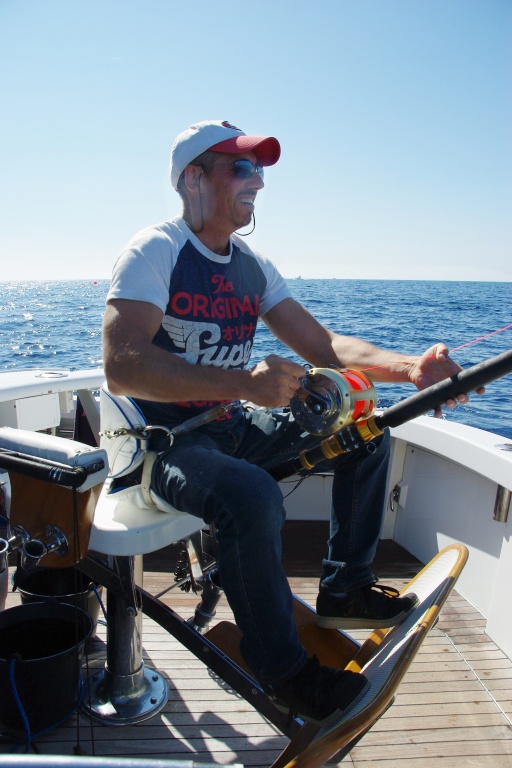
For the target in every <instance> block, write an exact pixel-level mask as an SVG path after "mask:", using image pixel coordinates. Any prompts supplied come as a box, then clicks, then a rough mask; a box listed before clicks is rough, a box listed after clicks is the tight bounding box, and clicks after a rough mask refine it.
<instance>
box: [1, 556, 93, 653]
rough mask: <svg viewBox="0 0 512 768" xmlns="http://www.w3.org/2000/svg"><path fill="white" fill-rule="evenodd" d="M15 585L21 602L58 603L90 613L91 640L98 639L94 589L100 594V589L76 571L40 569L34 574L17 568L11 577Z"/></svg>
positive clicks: (68, 569) (70, 569)
mask: <svg viewBox="0 0 512 768" xmlns="http://www.w3.org/2000/svg"><path fill="white" fill-rule="evenodd" d="M12 585H13V587H14V588H15V589H17V590H18V591H19V593H20V597H21V602H22V603H34V602H37V603H39V602H41V601H46V600H56V601H57V602H58V603H67V604H68V605H76V606H77V607H78V608H82V609H83V610H84V611H87V613H88V614H89V616H90V617H91V620H92V632H91V638H92V637H94V636H95V634H96V626H97V624H98V616H99V612H100V603H99V600H98V595H97V594H96V591H95V587H96V589H97V591H98V594H100V591H101V587H98V586H96V585H95V584H94V583H93V582H92V581H91V580H90V579H88V578H87V577H86V576H84V575H83V574H82V573H80V571H79V570H77V569H76V568H38V569H37V570H35V571H24V570H23V568H17V569H16V571H15V572H14V573H13V576H12Z"/></svg>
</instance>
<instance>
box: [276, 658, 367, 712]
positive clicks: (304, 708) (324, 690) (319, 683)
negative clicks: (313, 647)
mask: <svg viewBox="0 0 512 768" xmlns="http://www.w3.org/2000/svg"><path fill="white" fill-rule="evenodd" d="M368 686H369V682H368V680H367V679H366V677H365V676H364V675H362V674H360V673H359V672H349V671H346V670H340V669H335V668H334V667H325V666H322V665H321V664H320V662H319V661H318V659H317V657H316V656H313V657H312V658H310V659H308V660H307V662H306V664H305V666H304V667H303V668H302V669H301V671H300V672H298V673H297V674H296V675H295V676H294V677H292V678H291V679H290V680H287V681H286V682H285V683H282V684H281V685H277V686H273V687H267V692H268V694H269V697H270V699H271V701H272V703H273V704H274V706H275V707H276V708H277V709H278V710H279V711H280V712H284V713H285V714H286V713H288V714H289V715H290V716H291V717H300V718H301V720H308V721H309V722H311V723H315V724H316V725H321V726H329V725H331V724H332V723H335V722H336V720H337V719H341V717H342V716H343V715H344V714H345V712H347V711H348V710H349V709H351V707H353V706H354V705H355V704H356V703H357V702H358V701H359V699H360V698H361V696H362V695H363V693H364V692H365V691H366V689H367V687H368Z"/></svg>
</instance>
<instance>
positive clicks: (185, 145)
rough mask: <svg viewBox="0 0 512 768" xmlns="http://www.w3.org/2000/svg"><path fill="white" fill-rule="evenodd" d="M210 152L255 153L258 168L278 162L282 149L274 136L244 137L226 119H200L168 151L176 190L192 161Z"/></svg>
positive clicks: (242, 133) (180, 135)
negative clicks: (201, 120) (169, 151)
mask: <svg viewBox="0 0 512 768" xmlns="http://www.w3.org/2000/svg"><path fill="white" fill-rule="evenodd" d="M207 149H211V150H212V151H213V152H226V153H229V154H231V153H232V154H240V153H241V152H249V151H251V152H254V154H255V155H256V160H257V162H258V163H259V164H260V165H265V166H267V165H274V163H277V161H278V160H279V156H280V154H281V147H280V145H279V142H278V140H277V139H275V138H274V137H273V136H247V135H246V134H245V133H244V132H243V131H241V130H240V128H236V126H234V125H231V123H228V122H227V120H203V122H201V123H194V124H193V125H191V126H190V127H189V128H187V130H186V131H183V133H180V134H179V135H178V136H177V137H176V140H175V142H174V144H173V147H172V150H171V183H172V185H173V187H174V189H177V188H178V180H179V178H180V176H181V174H182V173H183V171H184V170H185V168H186V167H187V165H189V164H190V163H191V162H192V160H195V158H196V157H198V156H199V155H201V154H202V153H203V152H206V150H207Z"/></svg>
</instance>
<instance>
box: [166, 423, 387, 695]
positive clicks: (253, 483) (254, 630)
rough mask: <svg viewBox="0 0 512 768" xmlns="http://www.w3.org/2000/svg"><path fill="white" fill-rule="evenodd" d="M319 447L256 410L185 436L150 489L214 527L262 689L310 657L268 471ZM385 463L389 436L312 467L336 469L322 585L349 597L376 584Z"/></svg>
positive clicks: (229, 592) (224, 577)
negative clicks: (296, 616)
mask: <svg viewBox="0 0 512 768" xmlns="http://www.w3.org/2000/svg"><path fill="white" fill-rule="evenodd" d="M318 442H319V438H318V437H313V436H311V435H308V434H304V431H303V429H302V428H301V427H299V425H298V424H297V423H296V422H295V421H294V419H293V416H292V415H291V414H290V413H283V412H279V411H277V412H272V413H269V412H267V411H259V410H257V411H253V412H249V413H247V414H245V418H243V419H241V420H240V422H239V423H238V424H237V425H236V426H234V427H233V428H232V429H230V430H228V431H226V432H223V433H221V434H218V433H216V432H214V431H213V430H212V429H211V427H209V425H206V426H204V427H201V428H200V429H196V430H194V431H193V432H188V433H184V434H183V435H180V436H179V437H177V438H176V440H175V443H174V445H173V446H172V447H171V448H168V449H167V450H166V451H164V452H163V453H162V454H160V456H159V458H158V459H157V461H156V463H155V466H154V469H153V478H152V487H153V488H154V489H155V491H156V492H157V493H158V494H159V495H160V496H161V497H163V498H165V499H166V500H167V501H169V502H170V503H171V504H172V505H173V506H174V507H176V509H179V510H182V511H185V512H188V513H190V514H192V515H196V516H197V517H200V518H202V519H203V520H204V522H205V523H207V524H211V523H214V524H215V526H216V529H217V559H218V568H219V573H220V578H221V582H222V587H223V590H224V592H225V594H226V598H227V600H228V602H229V604H230V606H231V609H232V610H233V613H234V616H235V619H236V622H237V625H238V627H239V628H240V630H241V631H242V633H243V638H242V643H241V650H242V654H243V656H244V659H245V661H246V662H247V664H248V665H249V666H250V668H251V669H252V671H253V672H254V674H255V676H256V677H257V678H258V679H259V680H260V681H261V682H264V683H277V682H280V681H283V680H286V679H288V678H289V677H291V676H292V675H294V674H295V673H296V672H298V671H299V670H300V669H301V668H302V666H303V665H304V663H305V661H306V657H307V654H306V651H305V649H304V648H303V647H302V645H301V644H300V642H299V639H298V636H297V631H296V628H295V624H294V622H293V619H292V606H293V598H292V593H291V590H290V587H289V584H288V581H287V578H286V574H285V572H284V570H283V567H282V564H281V528H282V526H283V523H284V520H285V511H284V507H283V497H282V493H281V490H280V488H279V486H278V484H277V482H276V481H275V480H274V479H273V478H272V477H271V476H270V475H269V474H268V472H267V471H266V470H267V469H271V468H272V467H274V466H276V465H279V464H281V463H282V462H283V461H285V460H286V459H290V458H293V457H295V456H297V455H298V453H299V452H300V451H301V450H304V449H307V448H308V447H312V446H313V445H317V444H318ZM388 457H389V437H388V436H387V434H386V435H383V436H382V437H379V438H377V439H376V440H374V441H372V442H371V443H368V444H367V445H365V446H363V447H362V449H360V450H358V451H356V452H354V453H350V454H347V455H346V456H341V457H339V458H338V459H335V460H334V461H331V462H326V463H322V465H318V466H317V467H315V471H321V470H324V471H325V470H326V469H328V470H334V480H333V492H332V509H331V523H330V538H329V541H328V544H327V551H326V554H325V558H324V560H323V574H322V577H321V579H320V583H321V586H322V587H325V588H328V589H330V590H331V591H336V592H346V591H349V590H351V589H355V588H357V587H360V586H364V585H367V584H372V583H374V582H375V580H376V579H375V577H374V575H373V573H372V571H371V568H370V564H371V562H372V560H373V558H374V555H375V550H376V547H377V542H378V536H379V532H380V526H381V522H382V515H383V509H384V493H385V484H386V473H387V464H388ZM306 482H307V481H306Z"/></svg>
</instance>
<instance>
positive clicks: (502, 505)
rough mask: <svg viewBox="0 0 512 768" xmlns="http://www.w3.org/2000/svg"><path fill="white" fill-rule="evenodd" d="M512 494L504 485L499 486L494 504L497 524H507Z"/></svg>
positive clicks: (494, 516) (494, 517) (494, 518)
mask: <svg viewBox="0 0 512 768" xmlns="http://www.w3.org/2000/svg"><path fill="white" fill-rule="evenodd" d="M511 496H512V492H511V491H509V489H508V488H504V487H503V486H502V485H498V490H497V491H496V500H495V502H494V515H493V517H492V519H493V520H496V522H497V523H506V522H507V520H508V512H509V509H510V498H511Z"/></svg>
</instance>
